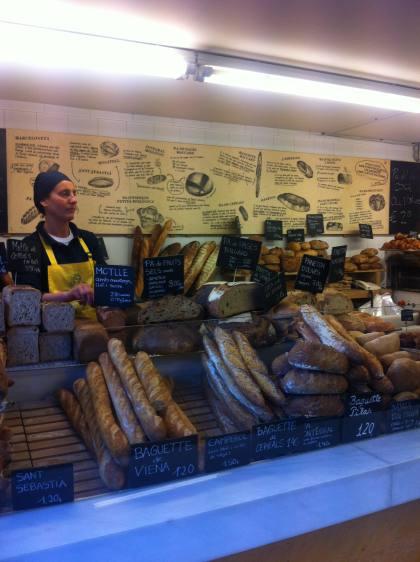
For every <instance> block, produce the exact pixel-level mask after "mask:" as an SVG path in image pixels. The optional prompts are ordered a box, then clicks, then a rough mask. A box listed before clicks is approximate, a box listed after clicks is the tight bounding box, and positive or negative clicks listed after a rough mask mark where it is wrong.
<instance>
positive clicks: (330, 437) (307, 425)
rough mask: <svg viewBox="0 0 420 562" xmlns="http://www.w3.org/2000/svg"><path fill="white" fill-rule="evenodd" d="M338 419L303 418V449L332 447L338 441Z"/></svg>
mask: <svg viewBox="0 0 420 562" xmlns="http://www.w3.org/2000/svg"><path fill="white" fill-rule="evenodd" d="M340 428H341V426H340V419H339V418H330V419H318V420H305V421H304V422H303V442H302V450H303V451H312V450H315V449H324V448H325V447H334V446H335V445H338V444H339V443H340V437H341V435H340Z"/></svg>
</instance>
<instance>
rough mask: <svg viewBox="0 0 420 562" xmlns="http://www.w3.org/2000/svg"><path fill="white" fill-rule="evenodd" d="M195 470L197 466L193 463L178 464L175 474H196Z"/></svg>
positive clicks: (179, 476) (180, 475)
mask: <svg viewBox="0 0 420 562" xmlns="http://www.w3.org/2000/svg"><path fill="white" fill-rule="evenodd" d="M194 472H195V466H194V465H193V464H188V465H182V466H177V467H176V469H175V470H174V472H173V475H174V476H175V478H182V477H184V476H190V475H191V474H194Z"/></svg>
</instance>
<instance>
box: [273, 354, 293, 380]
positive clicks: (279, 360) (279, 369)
mask: <svg viewBox="0 0 420 562" xmlns="http://www.w3.org/2000/svg"><path fill="white" fill-rule="evenodd" d="M290 367H291V365H290V363H289V352H287V351H286V353H282V354H281V355H277V357H275V358H274V359H273V362H272V363H271V371H272V373H273V375H274V376H276V377H284V375H285V374H286V373H287V372H288V371H289V370H290Z"/></svg>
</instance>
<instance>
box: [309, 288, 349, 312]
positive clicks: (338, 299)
mask: <svg viewBox="0 0 420 562" xmlns="http://www.w3.org/2000/svg"><path fill="white" fill-rule="evenodd" d="M316 307H317V308H318V310H320V311H321V312H323V313H324V314H345V313H346V312H352V310H353V302H352V300H351V299H350V298H349V297H347V296H346V295H344V294H343V293H340V292H339V291H336V290H335V289H326V290H325V291H324V292H323V293H319V294H318V295H316Z"/></svg>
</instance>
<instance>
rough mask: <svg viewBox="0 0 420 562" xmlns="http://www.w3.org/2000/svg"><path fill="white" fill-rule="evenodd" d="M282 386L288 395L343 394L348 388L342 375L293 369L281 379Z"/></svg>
mask: <svg viewBox="0 0 420 562" xmlns="http://www.w3.org/2000/svg"><path fill="white" fill-rule="evenodd" d="M280 385H281V387H282V389H283V390H284V392H286V393H287V394H342V393H343V392H345V391H346V390H347V387H348V383H347V380H346V379H345V378H344V377H343V376H341V375H332V374H329V373H325V372H322V371H308V370H306V369H291V370H290V371H289V372H287V373H286V374H285V375H284V377H282V378H281V379H280Z"/></svg>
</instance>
